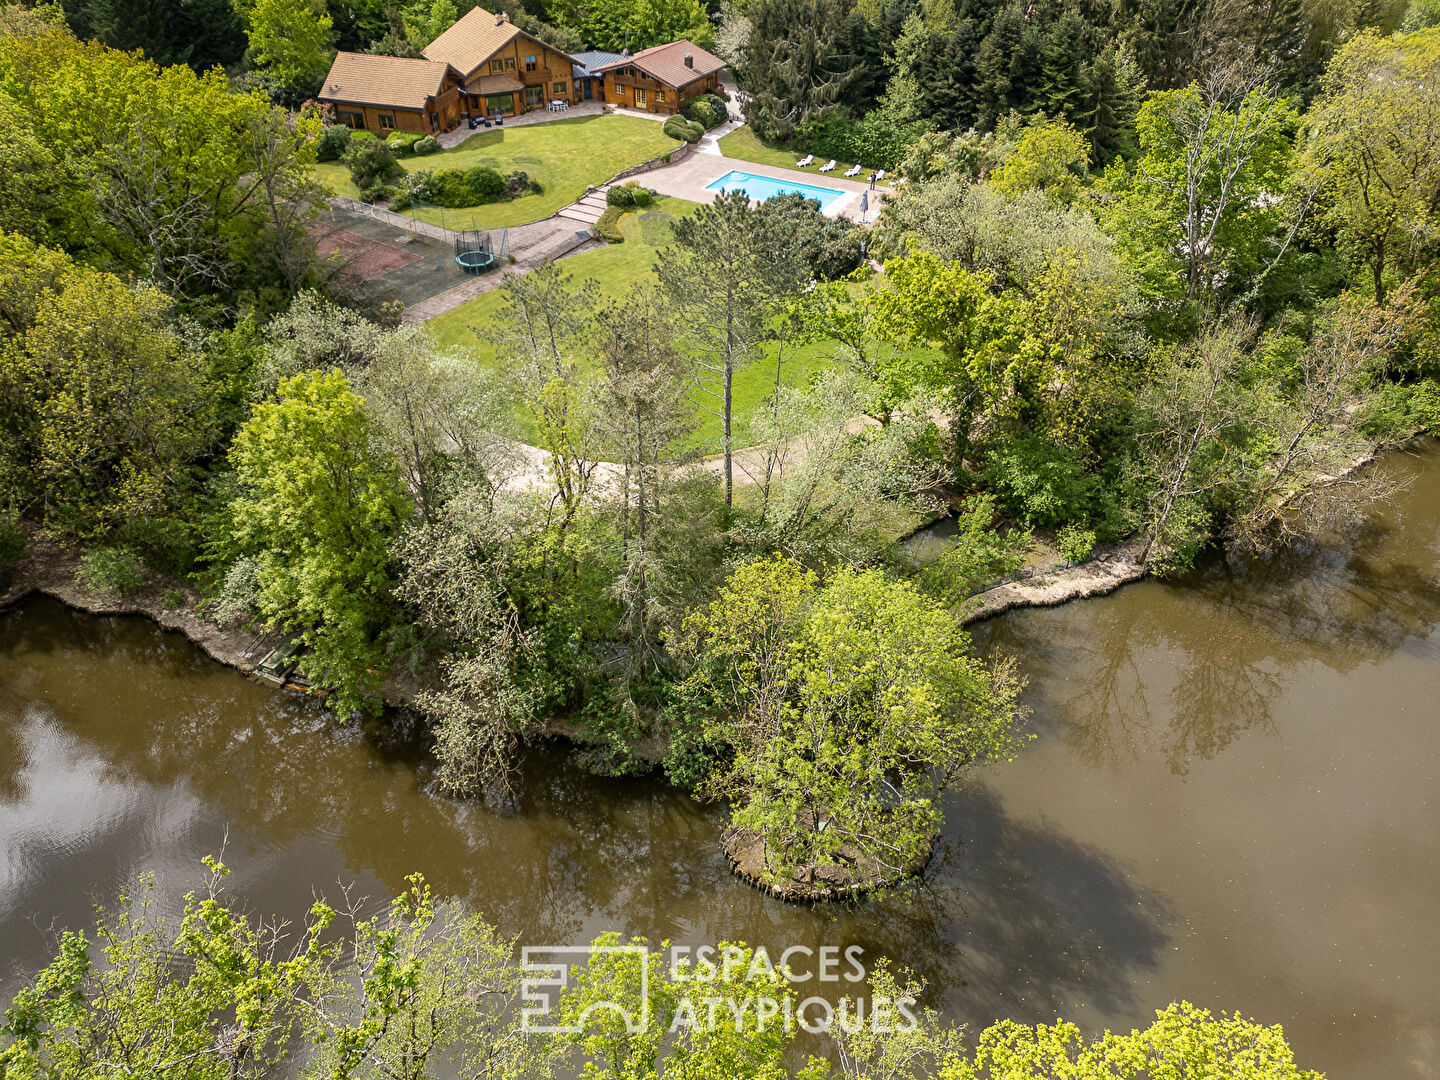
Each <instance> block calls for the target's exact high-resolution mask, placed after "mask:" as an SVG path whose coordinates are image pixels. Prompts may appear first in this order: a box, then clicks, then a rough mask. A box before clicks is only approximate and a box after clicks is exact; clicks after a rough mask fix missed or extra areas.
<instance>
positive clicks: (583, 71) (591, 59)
mask: <svg viewBox="0 0 1440 1080" xmlns="http://www.w3.org/2000/svg"><path fill="white" fill-rule="evenodd" d="M570 59H572V60H575V61H578V62H577V63H576V64H575V65H574V71H575V78H577V79H588V78H590V76H591V73H592V72H594V70H595V69H596V68H597V67H604V66H605V65H606V64H614V63H617V62H619V61H621V60H624V59H625V57H624V55H623V54H622V53H613V52H601V51H600V50H599V49H591V50H590V51H589V52H581V53H573V54H572V55H571V57H570Z"/></svg>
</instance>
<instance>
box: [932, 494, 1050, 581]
mask: <svg viewBox="0 0 1440 1080" xmlns="http://www.w3.org/2000/svg"><path fill="white" fill-rule="evenodd" d="M996 519H997V514H996V512H995V497H994V496H993V495H990V494H982V495H975V496H972V497H971V499H970V501H969V502H968V503H967V504H966V506H965V509H964V510H963V511H961V513H960V514H959V516H958V517H957V518H956V523H955V537H954V539H953V540H951V541H950V542H949V543H947V544H946V545H945V549H944V550H943V551H942V552H941V553H940V556H939V558H937V559H936V560H935V561H934V562H932V563H930V564H929V565H927V566H926V567H925V569H924V570H923V571H922V572H921V574H920V584H921V587H922V588H924V589H925V591H926V592H928V593H930V594H931V595H932V596H934V597H936V598H937V599H938V600H940V601H941V602H942V603H944V604H945V605H946V606H947V607H950V608H951V609H957V608H961V607H963V605H964V603H965V601H966V600H968V599H969V598H970V596H971V595H973V593H974V592H975V590H976V589H978V588H980V587H982V586H984V585H986V584H988V583H989V582H991V581H994V580H996V579H998V578H1003V577H1008V576H1009V575H1010V574H1013V573H1015V571H1017V570H1019V569H1020V568H1021V567H1022V566H1024V565H1025V552H1026V551H1027V550H1028V549H1029V547H1030V544H1031V541H1032V537H1031V534H1030V531H1029V530H1028V529H1010V530H1007V531H1006V532H1004V533H1001V532H1000V530H999V528H998V522H997V520H996Z"/></svg>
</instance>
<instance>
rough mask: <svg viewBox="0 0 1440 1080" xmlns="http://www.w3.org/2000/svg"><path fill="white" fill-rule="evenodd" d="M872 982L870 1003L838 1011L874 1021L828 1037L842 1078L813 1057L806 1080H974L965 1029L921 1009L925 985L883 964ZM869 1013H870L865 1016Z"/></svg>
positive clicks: (850, 1003)
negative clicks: (903, 1008)
mask: <svg viewBox="0 0 1440 1080" xmlns="http://www.w3.org/2000/svg"><path fill="white" fill-rule="evenodd" d="M866 983H867V993H866V996H865V998H864V999H860V1000H856V999H852V998H847V999H846V1001H845V1002H844V1003H843V1004H842V1005H841V1006H839V1007H838V1008H837V1015H839V1010H840V1009H845V1010H846V1011H847V1012H848V1015H849V1016H851V1017H854V1016H856V1015H864V1016H866V1018H867V1021H868V1022H866V1023H862V1024H859V1025H854V1024H852V1025H850V1026H848V1027H847V1026H844V1025H841V1024H835V1025H833V1026H832V1027H831V1029H830V1031H829V1032H828V1033H827V1035H828V1038H829V1040H830V1042H831V1043H832V1044H833V1045H834V1048H835V1051H836V1054H837V1056H838V1057H839V1059H840V1066H841V1071H840V1073H839V1074H838V1075H837V1074H835V1073H832V1072H831V1071H830V1069H829V1068H828V1065H827V1064H826V1063H823V1062H821V1061H820V1060H819V1059H814V1058H812V1059H811V1061H810V1065H809V1068H808V1069H807V1070H806V1071H805V1072H803V1073H801V1074H800V1080H839V1078H840V1077H844V1078H845V1080H922V1078H926V1080H928V1078H930V1077H936V1078H938V1080H974V1075H975V1073H974V1067H973V1066H972V1065H971V1063H970V1061H969V1060H968V1058H967V1057H966V1054H965V1042H966V1038H965V1031H964V1029H963V1028H962V1027H957V1026H955V1025H952V1024H947V1023H945V1021H944V1020H942V1019H941V1017H940V1015H939V1013H937V1012H936V1011H935V1010H934V1009H933V1008H930V1007H928V1006H922V1005H919V1004H918V1002H920V1001H922V1000H924V994H925V984H924V982H922V981H921V980H919V979H917V978H915V977H914V976H913V975H911V974H910V973H909V972H907V971H896V970H895V968H894V967H893V966H892V965H891V964H890V962H889V961H888V960H885V959H881V960H879V961H878V962H877V963H876V964H875V966H874V968H873V969H871V970H870V971H869V972H868V973H867V978H866ZM867 999H868V1000H867ZM882 1001H883V1002H885V1003H886V1004H884V1005H882V1004H881V1002H882ZM902 1001H908V1004H907V1005H906V1012H908V1014H909V1015H908V1017H907V1016H906V1015H905V1014H904V1013H901V1012H900V1011H899V1008H898V1003H899V1002H902ZM866 1009H868V1010H869V1011H868V1012H864V1010H866ZM877 1010H878V1016H879V1017H880V1019H879V1020H878V1021H877V1019H876V1017H877ZM1012 1080H1018V1078H1012ZM1047 1080H1049V1078H1047Z"/></svg>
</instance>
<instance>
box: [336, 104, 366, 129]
mask: <svg viewBox="0 0 1440 1080" xmlns="http://www.w3.org/2000/svg"><path fill="white" fill-rule="evenodd" d="M340 122H341V123H342V124H345V125H346V126H348V127H352V128H358V129H359V130H360V131H364V130H365V114H364V113H358V112H347V111H346V110H344V109H341V110H340Z"/></svg>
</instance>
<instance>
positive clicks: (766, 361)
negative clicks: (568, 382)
mask: <svg viewBox="0 0 1440 1080" xmlns="http://www.w3.org/2000/svg"><path fill="white" fill-rule="evenodd" d="M696 206H697V204H695V203H691V202H686V201H684V200H682V199H675V198H661V199H660V200H659V202H658V203H657V204H656V206H655V207H654V208H653V209H651V210H642V211H638V212H632V213H627V214H626V215H625V216H624V217H623V218H621V219H620V231H621V233H622V234H623V235H624V237H625V242H624V243H623V244H610V245H607V246H606V247H603V248H597V249H596V250H593V251H586V252H583V253H581V254H579V255H573V256H571V257H570V258H568V259H565V260H564V261H563V262H561V264H560V266H561V268H562V269H564V270H565V271H566V272H567V273H570V274H573V275H574V278H575V281H574V283H573V285H572V287H574V286H578V285H580V284H582V283H583V282H584V281H586V280H587V279H588V280H593V281H594V282H595V284H596V286H597V287H598V289H599V292H600V294H601V296H603V297H606V298H609V299H617V300H618V299H621V298H623V297H625V296H628V295H630V294H631V293H633V292H634V291H635V290H636V289H637V288H639V287H641V286H642V285H645V284H647V283H653V282H654V281H655V272H654V265H655V260H656V257H657V256H658V253H659V251H660V249H661V248H662V247H664V246H665V245H666V244H668V243H669V242H670V237H671V234H670V227H669V221H670V219H672V218H675V217H681V216H684V215H685V214H690V213H693V212H694V211H695V209H696ZM504 303H505V298H504V296H503V295H502V290H500V289H496V290H494V291H493V292H488V293H486V294H485V295H483V296H479V297H476V298H475V299H474V300H471V301H470V302H469V303H466V304H462V305H461V306H460V307H457V308H454V309H452V310H450V311H447V312H445V314H443V315H438V316H436V317H435V318H434V319H431V320H430V321H429V322H428V323H426V324H425V325H426V329H427V330H428V331H429V332H430V334H431V335H432V336H433V337H434V338H435V340H436V341H437V342H439V343H440V344H442V345H459V346H462V347H464V348H466V349H468V350H469V351H470V352H471V353H472V354H473V355H474V356H475V358H476V360H477V361H478V362H479V363H480V364H481V365H483V366H485V367H492V366H494V365H495V363H496V360H495V349H494V347H493V346H491V345H490V344H488V343H487V342H485V341H484V340H482V338H481V336H480V334H478V333H477V331H480V332H483V331H484V330H485V329H486V328H487V327H488V326H489V325H490V323H491V321H492V320H493V319H494V317H495V313H496V312H497V311H499V310H500V308H501V307H502V306H503V305H504ZM791 355H792V356H793V357H794V359H789V358H788V357H787V360H786V363H785V365H784V369H783V378H784V380H785V381H786V382H787V383H789V384H792V385H801V384H804V383H805V382H807V381H808V380H809V379H810V378H811V377H812V376H813V375H814V374H816V373H817V372H819V371H821V370H824V369H825V368H826V367H828V366H829V361H828V360H827V359H826V357H825V356H824V347H823V346H821V345H815V346H808V347H806V348H803V349H800V350H797V351H796V352H794V353H792V354H791ZM581 366H582V368H583V369H585V370H586V371H587V373H588V372H589V371H591V370H593V367H592V366H591V365H590V364H588V363H585V362H582V365H581ZM774 385H775V347H774V346H773V345H771V346H769V347H767V348H766V349H765V350H764V352H763V355H762V356H760V357H758V358H757V359H756V360H755V362H754V363H752V364H751V365H749V366H748V367H746V368H745V369H744V370H743V371H741V372H740V373H739V374H738V375H737V376H736V377H735V386H734V405H733V408H734V416H735V419H736V443H737V445H740V446H744V445H745V444H746V442H747V441H748V439H747V438H746V433H745V420H746V418H747V417H749V416H751V415H752V414H753V413H754V412H755V410H756V409H757V408H759V406H760V404H761V402H763V401H764V400H765V396H766V395H767V394H768V393H770V390H771V388H772V387H773V386H774ZM695 400H696V409H695V411H696V418H697V420H698V422H699V426H698V427H697V429H696V431H695V434H694V436H693V437H692V439H691V440H690V442H691V445H692V446H693V447H696V448H699V449H701V450H703V451H704V452H706V453H718V452H719V451H720V449H721V442H720V421H719V419H718V418H716V417H714V416H711V415H710V414H709V413H708V412H706V411H705V409H704V408H702V406H701V402H702V401H704V400H706V399H705V398H704V397H702V396H700V395H697V396H696V399H695ZM521 422H522V427H523V428H524V431H523V435H524V437H526V438H529V437H532V436H533V430H532V429H531V428H530V427H529V425H528V422H527V421H526V420H525V419H524V418H523V417H522V418H521Z"/></svg>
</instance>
